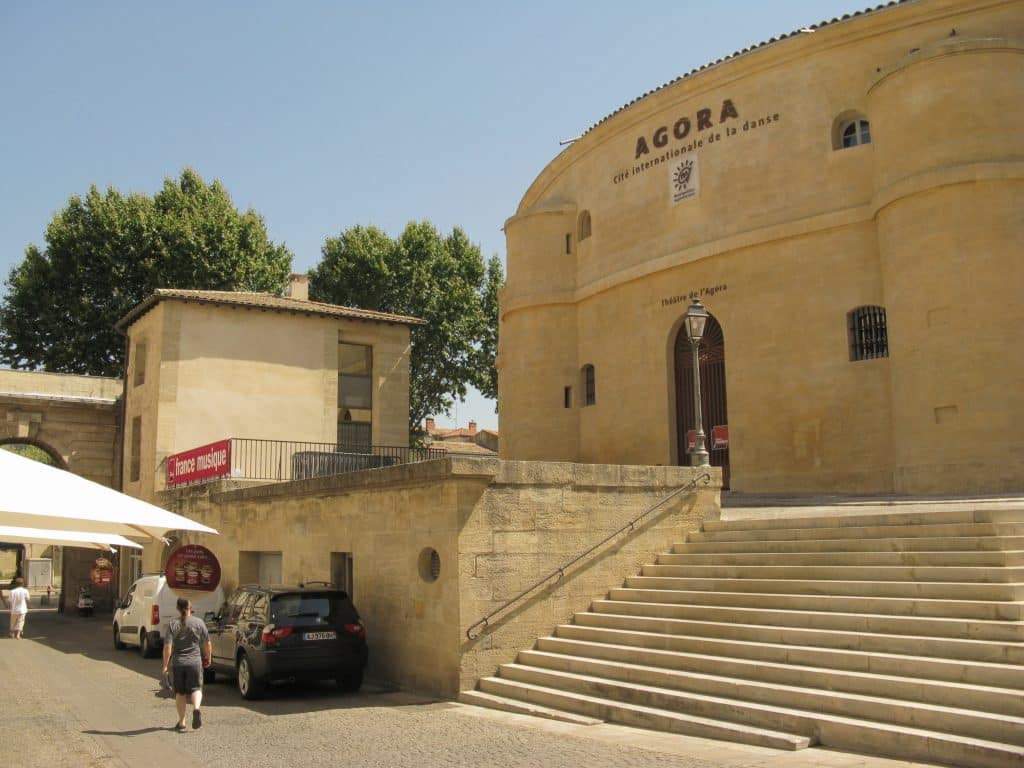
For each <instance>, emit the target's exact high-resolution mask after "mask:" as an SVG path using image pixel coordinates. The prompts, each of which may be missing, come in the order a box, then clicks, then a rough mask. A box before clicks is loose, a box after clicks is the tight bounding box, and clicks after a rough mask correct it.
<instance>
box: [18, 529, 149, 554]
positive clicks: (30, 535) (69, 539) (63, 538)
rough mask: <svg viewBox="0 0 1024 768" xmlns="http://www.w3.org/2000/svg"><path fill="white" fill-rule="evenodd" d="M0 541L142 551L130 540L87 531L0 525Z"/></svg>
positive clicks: (108, 550) (112, 534) (110, 550)
mask: <svg viewBox="0 0 1024 768" xmlns="http://www.w3.org/2000/svg"><path fill="white" fill-rule="evenodd" d="M0 541H6V542H9V543H11V544H59V545H61V546H65V547H84V548H85V549H103V550H106V551H107V552H113V551H115V550H114V547H115V546H116V547H134V548H136V549H142V545H141V544H136V543H135V542H134V541H132V540H131V539H126V538H125V537H124V536H120V535H118V534H116V533H89V532H87V531H54V530H47V529H43V528H19V527H18V526H14V525H0Z"/></svg>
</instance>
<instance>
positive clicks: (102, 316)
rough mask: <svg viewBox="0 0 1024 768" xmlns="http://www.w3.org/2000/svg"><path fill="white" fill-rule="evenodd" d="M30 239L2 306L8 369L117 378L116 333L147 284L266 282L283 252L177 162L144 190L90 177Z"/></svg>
mask: <svg viewBox="0 0 1024 768" xmlns="http://www.w3.org/2000/svg"><path fill="white" fill-rule="evenodd" d="M45 241H46V247H45V249H42V250H41V249H39V248H38V247H37V246H35V245H29V246H28V248H27V249H26V251H25V259H24V260H23V261H22V262H21V264H19V265H17V266H16V267H14V268H13V269H12V270H11V272H10V275H9V276H8V279H7V286H8V293H7V296H6V297H5V298H4V300H3V303H2V304H0V361H2V362H5V363H7V364H9V365H10V366H11V367H13V368H29V369H38V368H42V369H44V370H48V371H56V372H61V373H83V374H93V375H101V376H120V375H121V373H122V367H123V360H124V339H123V337H122V336H121V335H120V334H118V333H117V332H116V331H115V330H114V323H116V322H117V321H118V320H119V319H120V318H122V317H123V316H124V315H125V314H127V313H128V311H129V310H130V309H131V308H132V307H134V306H135V305H136V304H138V303H139V302H140V301H142V300H143V299H145V298H146V297H147V296H149V295H150V294H151V293H152V292H153V291H154V289H156V288H191V289H206V290H246V291H273V292H277V291H280V290H282V289H283V288H284V286H285V284H286V283H287V279H288V273H289V272H290V271H291V262H292V254H291V252H290V251H289V250H288V249H287V248H286V247H285V246H283V245H275V244H274V243H272V242H270V240H269V238H268V237H267V231H266V226H265V224H264V222H263V219H262V218H261V217H260V216H259V215H258V214H257V213H255V212H254V211H252V210H249V211H246V212H244V213H242V212H240V211H239V210H237V209H236V208H235V206H234V204H233V203H232V202H231V197H230V196H229V195H228V192H227V190H226V189H225V188H224V186H223V185H222V184H221V183H220V182H219V181H214V182H213V183H212V184H209V185H208V184H206V183H205V182H204V181H203V179H202V177H200V175H199V174H198V173H196V172H195V171H194V170H192V169H189V168H186V169H185V170H184V171H182V173H181V176H180V177H179V178H178V179H176V180H175V179H170V178H168V179H165V180H164V185H163V188H162V189H161V190H160V191H159V192H158V193H157V194H156V195H154V196H153V197H149V196H148V195H142V194H129V195H124V194H122V193H121V192H119V191H118V190H116V189H114V188H113V187H110V188H108V189H107V191H106V192H105V193H101V192H100V191H99V190H98V189H97V188H96V187H95V186H93V187H92V188H90V190H89V192H88V193H87V194H86V195H85V197H84V198H83V197H80V196H78V195H75V196H73V197H71V198H70V200H69V201H68V204H67V206H66V207H65V208H64V209H63V210H62V211H60V212H58V213H57V214H56V215H54V217H53V220H52V221H51V222H50V224H49V226H47V228H46V233H45Z"/></svg>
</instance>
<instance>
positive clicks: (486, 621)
mask: <svg viewBox="0 0 1024 768" xmlns="http://www.w3.org/2000/svg"><path fill="white" fill-rule="evenodd" d="M698 481H703V483H704V485H707V484H708V483H710V482H711V475H710V474H708V473H707V472H705V473H704V474H702V475H699V476H697V477H695V478H693V480H691V481H690V482H688V483H687V484H686V485H683V486H680V487H679V488H676V489H675V490H674V491H672V493H670V494H669V495H668V496H666V497H665V498H664V499H662V500H661V501H659V502H658V503H657V504H655V505H654V506H653V507H650V508H649V509H646V510H644V511H643V512H641V513H640V514H639V515H637V516H636V517H634V518H633V519H632V520H630V521H629V522H628V523H626V524H625V525H623V526H622V527H621V528H619V529H618V530H617V531H615V532H614V533H611V534H609V535H608V536H606V537H605V538H603V539H601V541H599V542H597V544H595V545H594V546H592V547H591V548H590V549H588V550H587V551H586V552H582V553H581V554H579V555H577V556H576V557H574V558H573V559H572V560H570V561H569V562H567V563H566V564H565V565H563V566H562V567H560V568H556V569H555V570H553V571H552V572H551V573H549V574H548V575H547V576H545V577H544V578H543V579H540V580H539V581H537V582H535V583H534V584H533V585H532V586H529V587H527V588H526V589H524V590H523V591H522V592H520V593H519V594H518V595H516V596H515V597H512V598H509V599H508V600H506V601H505V603H504V604H503V605H502V606H501V607H499V608H495V609H494V610H493V611H491V612H490V613H488V614H487V615H486V616H484V617H483V618H482V619H479V620H477V621H474V622H473V623H472V624H470V625H469V627H468V628H467V629H466V637H468V638H469V639H470V640H476V639H477V638H478V637H480V634H481V633H482V632H483V630H484V629H486V628H487V627H488V626H489V625H490V620H491V619H492V618H493V617H494V616H496V615H497V614H499V613H501V612H502V611H504V610H506V609H507V608H508V607H509V606H511V605H513V604H514V603H517V602H519V601H520V600H522V599H523V598H524V597H526V596H527V595H528V594H530V593H531V592H533V591H534V590H535V589H537V588H538V587H540V586H541V585H542V584H545V583H546V582H548V581H550V580H551V579H552V578H553V577H554V576H556V575H557V576H558V578H559V579H561V578H562V577H564V576H565V571H566V570H567V569H568V568H571V567H572V566H573V565H575V564H576V563H578V562H579V561H580V560H582V559H583V558H585V557H586V556H587V555H589V554H590V553H591V552H593V551H594V550H595V549H599V548H601V547H603V546H604V545H605V544H607V543H608V542H609V541H611V540H612V539H614V538H615V537H616V536H618V535H619V534H620V533H622V532H623V531H625V530H626V529H627V528H628V529H629V530H633V528H635V527H636V524H637V523H638V522H640V520H642V519H643V518H645V517H646V516H647V515H649V514H651V512H653V511H654V510H656V509H657V508H658V507H660V506H662V505H663V504H665V503H666V502H668V501H669V500H670V499H673V498H675V497H676V496H678V495H679V494H680V493H682V492H683V491H687V490H690V489H691V488H696V487H697V483H698ZM476 627H481V630H480V632H477V633H476V634H475V635H474V634H473V630H474V629H475V628H476Z"/></svg>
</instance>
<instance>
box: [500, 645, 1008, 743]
mask: <svg viewBox="0 0 1024 768" xmlns="http://www.w3.org/2000/svg"><path fill="white" fill-rule="evenodd" d="M520 656H521V657H522V658H521V659H520V661H518V662H517V663H514V664H503V665H502V666H501V668H500V670H499V676H500V677H505V678H509V679H512V680H518V681H521V682H526V683H531V684H533V685H543V686H549V687H554V688H564V687H565V685H566V681H567V680H568V681H571V684H575V683H577V682H578V680H579V679H580V678H585V679H587V680H590V681H597V680H600V681H612V682H613V683H614V684H624V685H626V686H630V687H632V686H645V687H649V688H651V689H658V690H668V691H672V692H675V691H683V692H687V693H699V694H702V695H708V696H719V697H722V698H729V699H737V700H740V701H744V702H756V703H758V704H769V705H775V706H785V707H792V708H795V709H802V710H806V711H809V712H826V713H828V714H833V715H839V716H842V717H855V718H858V719H864V720H881V721H883V722H886V723H894V724H896V725H905V726H911V727H915V728H925V729H927V730H935V731H941V732H948V733H958V734H964V735H967V736H972V737H974V738H979V739H987V740H990V741H998V742H1004V743H1007V744H1020V745H1021V746H1024V718H1022V717H1020V716H1018V715H1014V714H1007V713H1004V712H998V711H994V710H992V709H990V708H987V709H986V710H984V711H982V710H977V709H968V708H965V707H961V706H942V705H938V704H932V703H927V702H921V701H911V700H900V699H896V698H894V697H891V696H887V695H884V694H883V693H882V692H881V691H878V692H873V693H871V694H868V695H865V694H858V693H852V692H848V691H839V690H829V689H828V688H825V689H822V688H817V687H807V686H794V685H785V684H780V683H777V682H764V681H761V680H750V679H742V678H736V677H729V676H722V675H718V674H715V673H713V672H711V671H707V672H694V671H690V670H678V669H665V668H663V667H651V666H643V665H640V664H635V663H623V662H618V661H607V660H603V659H590V658H581V657H572V656H562V655H560V654H552V653H544V652H542V651H530V652H523V653H521V654H520ZM876 682H878V683H879V687H880V688H881V687H882V685H881V683H882V681H880V680H876ZM589 685H593V683H590V684H589ZM569 690H575V691H577V692H579V693H592V691H591V690H589V686H588V687H578V688H577V687H572V688H569ZM603 690H605V691H607V689H606V688H605V689H603ZM616 693H619V691H617V690H616ZM604 695H607V696H609V698H611V697H612V693H611V692H606V693H605V694H604ZM992 699H993V700H994V699H995V697H992ZM627 700H628V701H631V702H632V703H635V704H644V705H649V706H658V707H663V706H664V707H667V708H670V709H671V708H673V707H671V705H669V704H667V703H666V702H663V701H653V700H643V699H634V698H628V699H627ZM1004 700H1005V698H1004Z"/></svg>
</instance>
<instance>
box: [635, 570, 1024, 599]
mask: <svg viewBox="0 0 1024 768" xmlns="http://www.w3.org/2000/svg"><path fill="white" fill-rule="evenodd" d="M626 586H627V587H631V588H640V589H681V590H703V591H719V590H721V591H724V592H768V593H775V594H803V595H848V596H853V595H857V596H861V597H868V596H871V597H905V598H925V599H938V600H994V601H1007V602H1014V601H1020V600H1024V583H1014V584H1010V583H995V582H974V583H963V582H943V581H935V582H922V581H838V580H824V579H782V578H776V579H765V578H762V579H750V578H746V579H741V578H721V577H718V578H707V577H705V578H698V577H686V578H683V577H679V576H630V577H628V578H627V579H626Z"/></svg>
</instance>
